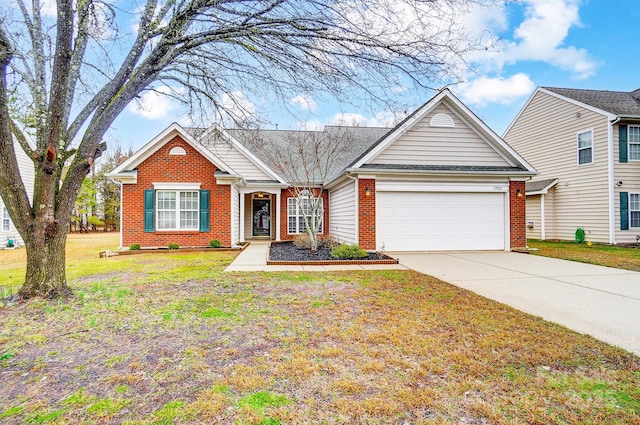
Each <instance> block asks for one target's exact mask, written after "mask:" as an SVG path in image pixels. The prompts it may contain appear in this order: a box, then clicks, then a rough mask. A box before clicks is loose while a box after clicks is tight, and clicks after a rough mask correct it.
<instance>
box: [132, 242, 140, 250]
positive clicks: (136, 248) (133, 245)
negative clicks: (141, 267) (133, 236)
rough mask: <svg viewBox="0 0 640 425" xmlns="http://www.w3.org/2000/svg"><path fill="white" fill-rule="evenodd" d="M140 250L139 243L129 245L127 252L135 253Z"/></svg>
mask: <svg viewBox="0 0 640 425" xmlns="http://www.w3.org/2000/svg"><path fill="white" fill-rule="evenodd" d="M139 249H140V244H139V243H132V244H131V245H129V250H130V251H137V250H139Z"/></svg>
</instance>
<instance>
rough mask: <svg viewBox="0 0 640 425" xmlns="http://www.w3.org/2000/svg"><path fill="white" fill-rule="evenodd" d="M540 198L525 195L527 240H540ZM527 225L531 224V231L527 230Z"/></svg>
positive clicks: (538, 196)
mask: <svg viewBox="0 0 640 425" xmlns="http://www.w3.org/2000/svg"><path fill="white" fill-rule="evenodd" d="M540 197H541V195H533V196H529V195H527V239H542V218H541V217H542V211H541V210H540V205H541V202H540ZM529 223H533V229H530V228H529Z"/></svg>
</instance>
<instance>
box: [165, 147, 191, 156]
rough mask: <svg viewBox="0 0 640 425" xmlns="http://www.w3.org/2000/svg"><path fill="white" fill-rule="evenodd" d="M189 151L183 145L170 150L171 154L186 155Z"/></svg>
mask: <svg viewBox="0 0 640 425" xmlns="http://www.w3.org/2000/svg"><path fill="white" fill-rule="evenodd" d="M186 154H187V151H186V150H184V148H183V147H181V146H176V147H175V148H172V149H171V150H170V151H169V155H186Z"/></svg>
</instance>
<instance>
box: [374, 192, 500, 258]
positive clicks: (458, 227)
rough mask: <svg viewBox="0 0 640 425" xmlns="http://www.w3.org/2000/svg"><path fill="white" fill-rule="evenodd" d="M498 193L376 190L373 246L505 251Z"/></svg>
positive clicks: (405, 248)
mask: <svg viewBox="0 0 640 425" xmlns="http://www.w3.org/2000/svg"><path fill="white" fill-rule="evenodd" d="M504 198H505V196H504V194H503V193H441V192H438V193H436V192H380V191H379V192H377V193H376V224H377V225H376V227H377V233H376V245H377V247H378V248H382V247H383V246H384V249H385V250H386V251H448V250H490V249H504V242H505V241H504V232H505V217H504Z"/></svg>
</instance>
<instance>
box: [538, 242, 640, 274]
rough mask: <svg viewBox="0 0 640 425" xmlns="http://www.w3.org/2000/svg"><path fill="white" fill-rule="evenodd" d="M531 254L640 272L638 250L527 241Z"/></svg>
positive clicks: (583, 244) (598, 245) (609, 246)
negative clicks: (534, 249) (532, 249)
mask: <svg viewBox="0 0 640 425" xmlns="http://www.w3.org/2000/svg"><path fill="white" fill-rule="evenodd" d="M527 245H528V246H529V248H536V249H538V251H531V254H535V255H542V256H544V257H552V258H560V259H563V260H571V261H580V262H582V263H590V264H597V265H599V266H607V267H615V268H617V269H624V270H632V271H635V272H640V248H626V247H620V246H611V245H605V244H593V245H591V246H589V245H587V244H586V243H575V242H549V241H536V240H529V241H527Z"/></svg>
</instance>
